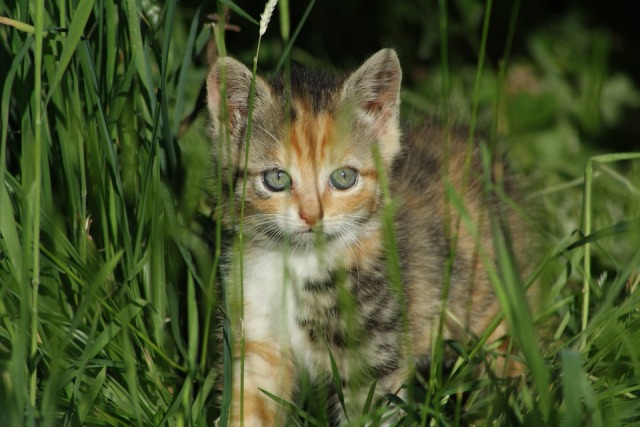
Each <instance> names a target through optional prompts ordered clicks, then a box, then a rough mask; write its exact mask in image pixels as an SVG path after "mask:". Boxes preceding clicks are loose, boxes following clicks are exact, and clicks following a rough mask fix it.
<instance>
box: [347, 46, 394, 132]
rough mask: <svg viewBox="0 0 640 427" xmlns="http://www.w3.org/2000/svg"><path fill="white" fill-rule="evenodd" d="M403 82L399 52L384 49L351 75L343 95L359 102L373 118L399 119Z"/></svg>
mask: <svg viewBox="0 0 640 427" xmlns="http://www.w3.org/2000/svg"><path fill="white" fill-rule="evenodd" d="M401 81H402V69H401V68H400V61H399V60H398V55H397V54H396V51H395V50H393V49H382V50H380V51H378V52H377V53H376V54H374V55H373V56H371V57H370V58H369V59H367V60H366V61H365V62H364V64H362V65H361V66H360V68H358V69H357V70H356V71H355V72H354V73H353V74H351V75H350V76H349V77H348V78H347V80H346V81H345V84H344V86H343V88H342V98H343V100H345V101H348V102H355V103H356V108H358V109H359V110H360V111H362V112H364V113H366V114H371V115H372V116H373V117H376V118H378V119H381V120H387V119H391V120H396V119H397V115H398V112H399V107H400V83H401ZM378 124H379V125H384V123H378Z"/></svg>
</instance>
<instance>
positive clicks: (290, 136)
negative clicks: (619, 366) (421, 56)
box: [208, 49, 504, 426]
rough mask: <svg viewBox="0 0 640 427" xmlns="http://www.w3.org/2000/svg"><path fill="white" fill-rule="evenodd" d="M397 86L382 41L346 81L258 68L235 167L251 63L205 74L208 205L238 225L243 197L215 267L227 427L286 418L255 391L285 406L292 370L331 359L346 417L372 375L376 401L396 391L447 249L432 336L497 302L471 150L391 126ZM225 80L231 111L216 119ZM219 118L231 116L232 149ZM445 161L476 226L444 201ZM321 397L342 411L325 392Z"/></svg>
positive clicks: (466, 330) (416, 349) (475, 318)
mask: <svg viewBox="0 0 640 427" xmlns="http://www.w3.org/2000/svg"><path fill="white" fill-rule="evenodd" d="M222 70H225V71H224V72H223V71H222ZM223 75H224V77H223ZM400 80H401V70H400V66H399V62H398V59H397V56H396V54H395V52H393V51H392V50H389V49H387V50H382V51H380V52H378V53H377V54H376V55H374V56H373V57H371V58H370V59H369V60H368V61H367V62H365V64H364V65H363V66H362V67H360V68H359V69H358V70H357V71H355V72H354V73H353V74H351V75H349V76H347V78H346V79H339V78H334V77H330V76H328V75H325V74H322V73H311V72H308V71H303V72H301V73H299V74H294V75H292V77H291V82H290V84H285V83H283V82H282V80H274V81H272V82H268V81H266V80H263V79H261V78H257V80H256V90H255V102H254V105H253V116H252V123H251V124H252V128H251V129H250V131H251V132H252V133H251V139H250V145H249V154H248V157H247V158H246V161H247V163H246V169H245V154H246V151H245V149H246V144H245V141H246V135H247V132H248V127H247V124H248V121H247V116H248V115H249V110H250V106H249V104H248V97H249V88H250V82H251V73H250V72H249V70H248V69H247V68H246V67H244V66H243V65H241V64H240V63H238V62H236V61H234V60H231V59H228V58H224V59H221V60H218V62H217V63H216V64H215V65H214V67H213V68H212V71H211V73H210V75H209V79H208V90H209V109H210V113H211V118H212V124H213V129H214V140H215V141H216V142H217V143H218V144H217V145H216V146H215V151H216V153H217V155H216V162H217V165H218V167H220V168H221V169H222V171H223V176H229V177H231V181H232V184H231V188H232V189H233V192H232V194H227V195H226V196H225V197H223V200H219V203H224V204H225V206H226V208H225V209H226V211H227V214H228V215H227V216H226V219H225V221H226V222H227V226H228V227H229V228H230V229H232V230H234V231H235V232H236V233H238V232H239V231H240V221H239V216H240V212H241V200H242V197H243V193H244V200H245V202H244V219H243V224H242V230H243V236H242V239H237V240H236V245H235V246H230V247H228V248H227V249H226V260H227V262H226V268H225V276H226V279H227V280H226V282H227V284H228V289H229V291H228V292H229V297H230V301H232V303H231V309H232V310H233V311H234V313H232V314H230V316H231V318H232V324H233V325H234V332H235V337H234V338H235V351H234V357H235V360H236V361H235V364H234V369H233V376H234V386H233V390H234V396H233V409H232V411H233V415H232V417H233V423H234V425H235V424H239V423H240V421H241V420H243V422H244V424H245V425H248V426H259V425H265V426H267V425H269V426H271V425H279V424H283V423H284V421H285V417H286V413H285V411H284V410H283V407H281V406H279V405H278V404H277V403H276V402H275V401H274V400H273V399H271V398H270V397H267V395H266V394H265V393H263V392H262V391H261V390H260V389H262V390H266V391H268V392H270V393H272V394H274V395H276V396H279V397H281V398H282V399H284V400H287V401H290V400H291V399H292V398H293V396H294V393H295V387H296V379H297V377H298V373H299V372H300V371H301V370H305V371H307V372H308V374H309V375H310V377H311V378H312V379H313V380H315V381H327V382H330V381H331V378H332V366H331V356H332V357H333V360H334V361H335V364H336V367H337V370H338V373H339V376H340V379H341V381H342V388H343V391H344V397H345V405H346V411H347V416H349V418H351V419H353V418H357V417H358V416H360V415H361V414H362V409H363V406H364V404H365V400H366V398H367V393H368V392H369V389H370V387H371V385H372V384H373V382H374V381H377V385H376V395H377V396H383V395H385V394H389V393H391V394H402V393H403V391H402V385H403V384H405V383H406V382H407V380H408V379H409V378H410V376H411V375H412V373H413V371H414V368H415V365H416V364H417V363H419V362H420V361H421V360H428V359H429V356H430V351H431V343H432V337H433V334H434V333H435V331H437V329H436V328H437V327H438V325H439V319H440V315H441V310H442V304H443V300H442V298H443V297H442V293H443V283H445V280H446V279H445V276H446V272H447V267H446V265H447V262H448V260H449V259H451V257H452V251H453V253H455V256H454V259H455V261H454V263H453V266H452V268H451V278H450V286H449V287H448V300H447V304H446V306H447V312H448V313H449V314H448V315H447V316H446V319H445V324H444V329H443V330H444V333H445V338H453V339H458V340H461V341H466V340H467V339H468V338H469V337H470V336H473V335H476V336H479V335H482V334H483V333H484V331H485V329H486V328H487V326H488V325H489V323H490V322H491V321H492V320H493V319H494V317H495V315H496V313H497V312H498V310H499V307H498V303H497V300H496V298H495V297H494V295H493V291H492V286H491V284H490V282H489V281H488V278H487V274H486V272H485V270H484V268H482V256H485V257H488V258H489V259H491V258H492V257H493V255H492V247H491V243H490V241H491V234H490V232H489V222H488V220H487V216H488V215H489V211H488V207H487V203H486V202H485V198H484V196H483V192H482V186H481V181H480V173H481V168H480V166H479V163H478V162H479V156H478V153H477V152H474V153H473V155H472V156H471V157H470V159H471V163H470V164H469V165H470V166H469V168H466V167H465V165H466V163H465V162H466V159H467V157H466V156H465V154H466V139H465V137H462V136H460V135H456V134H452V135H450V136H449V137H447V136H446V135H445V134H444V131H443V130H441V129H439V128H437V127H428V126H426V127H424V128H423V129H419V130H413V131H408V132H406V133H405V135H404V136H401V132H400V127H399V120H398V116H399V89H400ZM222 81H226V85H225V84H223V83H222ZM225 86H226V94H227V104H226V105H227V109H228V110H227V111H228V116H226V117H228V119H221V117H225V114H224V113H223V114H221V108H220V106H221V102H220V100H221V93H223V92H222V91H221V88H222V87H225ZM288 88H291V91H290V92H289V95H286V93H287V92H288V91H289V89H288ZM287 96H290V97H291V104H290V106H289V107H287V106H286V105H287V101H286V100H287ZM227 120H228V121H227ZM221 123H228V130H229V134H230V136H229V138H228V141H229V144H230V146H229V147H227V146H226V145H225V144H224V143H221V142H224V140H225V139H226V138H225V137H224V130H225V126H221ZM447 140H448V141H449V142H448V144H449V145H448V147H449V153H450V154H449V156H448V159H449V160H448V163H447V166H446V167H445V156H444V154H443V152H444V149H445V141H447ZM373 147H377V148H376V149H377V150H378V153H379V159H380V160H381V164H380V166H381V167H382V169H383V174H384V176H385V177H386V179H388V181H389V186H390V191H389V195H390V197H391V198H392V202H393V206H394V210H395V215H394V227H393V230H394V233H395V243H396V244H397V254H398V263H397V265H398V267H399V273H400V277H399V279H400V280H399V281H397V282H398V283H396V282H394V281H393V280H392V279H390V274H389V272H390V267H389V266H391V269H392V268H393V265H394V263H393V260H392V261H391V263H390V262H389V260H388V251H389V247H388V239H387V237H386V236H387V235H386V234H385V228H384V221H383V213H384V203H383V192H382V188H381V178H383V177H381V176H380V175H379V172H378V171H379V169H378V168H377V165H376V161H375V157H374V155H373ZM445 169H446V170H447V171H448V172H447V174H446V176H447V179H448V180H449V182H450V183H451V186H452V188H455V189H457V191H460V192H461V193H462V194H461V196H460V197H461V200H462V202H463V203H464V205H465V207H466V209H467V210H468V212H469V218H470V219H471V221H472V222H473V224H475V226H474V227H472V228H476V229H477V230H476V231H470V230H469V229H468V228H467V227H466V226H465V225H464V224H463V223H464V221H462V222H460V221H459V215H458V213H457V212H458V211H457V210H456V209H455V208H453V207H449V208H447V203H446V202H445V199H446V198H445V185H444V183H443V172H444V170H445ZM465 170H467V172H468V173H465ZM245 174H246V177H247V180H246V186H245V185H244V182H243V177H244V176H245ZM467 177H469V178H467ZM223 187H224V188H226V187H227V186H226V184H225V185H224V186H223ZM232 199H233V200H232ZM232 218H235V220H234V219H232ZM240 240H241V243H242V246H241V249H238V248H240V246H239V243H238V242H240ZM234 248H235V249H238V250H234ZM453 248H455V249H453ZM240 253H241V254H240ZM391 277H394V276H391ZM394 283H396V284H395V285H394ZM241 284H242V285H241ZM234 319H235V320H234ZM238 319H241V320H238ZM503 332H504V331H503V330H502V328H499V329H498V330H496V332H495V334H494V335H496V336H498V335H501V334H502V333H503ZM241 355H243V356H244V362H241ZM330 405H331V406H332V407H331V408H330V410H331V411H332V412H333V414H334V418H335V419H337V420H345V414H344V411H343V410H342V409H341V408H340V405H339V403H338V400H337V397H336V396H335V395H334V396H333V397H332V400H331V401H330Z"/></svg>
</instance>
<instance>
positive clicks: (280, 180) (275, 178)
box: [262, 169, 291, 191]
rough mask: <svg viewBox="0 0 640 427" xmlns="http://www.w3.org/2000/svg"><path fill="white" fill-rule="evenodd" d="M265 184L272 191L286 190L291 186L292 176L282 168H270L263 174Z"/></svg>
mask: <svg viewBox="0 0 640 427" xmlns="http://www.w3.org/2000/svg"><path fill="white" fill-rule="evenodd" d="M262 179H263V180H264V185H266V186H267V188H268V189H269V190H271V191H284V190H288V189H289V188H291V177H290V176H289V174H288V173H286V172H285V171H283V170H280V169H270V170H268V171H266V172H264V173H263V174H262Z"/></svg>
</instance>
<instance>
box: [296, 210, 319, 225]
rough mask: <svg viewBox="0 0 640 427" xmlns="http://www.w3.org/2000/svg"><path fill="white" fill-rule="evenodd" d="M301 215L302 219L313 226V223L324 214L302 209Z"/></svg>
mask: <svg viewBox="0 0 640 427" xmlns="http://www.w3.org/2000/svg"><path fill="white" fill-rule="evenodd" d="M299 215H300V218H302V220H303V221H304V222H306V223H307V224H308V225H309V226H310V227H313V225H314V224H315V223H316V222H318V220H319V219H320V218H321V217H322V214H320V213H319V212H305V211H303V210H300V212H299Z"/></svg>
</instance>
